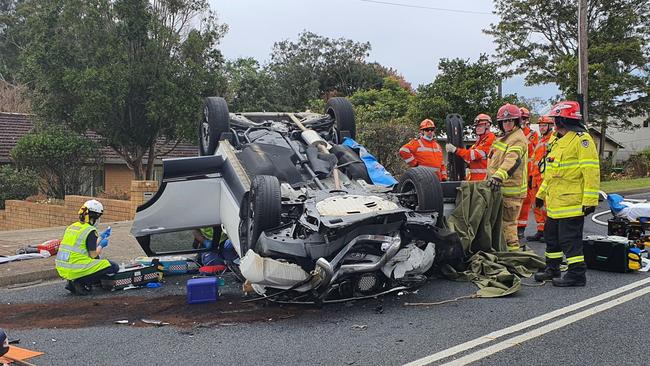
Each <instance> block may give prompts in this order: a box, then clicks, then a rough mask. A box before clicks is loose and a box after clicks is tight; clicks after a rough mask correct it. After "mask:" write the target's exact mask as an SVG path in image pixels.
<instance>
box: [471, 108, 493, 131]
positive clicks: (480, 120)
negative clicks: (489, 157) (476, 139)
mask: <svg viewBox="0 0 650 366" xmlns="http://www.w3.org/2000/svg"><path fill="white" fill-rule="evenodd" d="M491 124H492V118H491V117H490V116H489V115H488V114H485V113H480V114H479V115H477V116H476V118H474V133H476V134H477V135H478V136H481V135H483V134H485V133H486V132H488V131H489V130H490V125H491Z"/></svg>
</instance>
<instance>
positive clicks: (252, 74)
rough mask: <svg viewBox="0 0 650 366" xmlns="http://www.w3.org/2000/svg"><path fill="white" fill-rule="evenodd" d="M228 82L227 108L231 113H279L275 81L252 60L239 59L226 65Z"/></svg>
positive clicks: (278, 90)
mask: <svg viewBox="0 0 650 366" xmlns="http://www.w3.org/2000/svg"><path fill="white" fill-rule="evenodd" d="M226 76H227V79H228V82H229V85H228V89H229V91H230V95H229V97H228V108H229V109H230V111H232V112H259V111H265V112H279V111H286V110H289V108H288V107H285V106H282V105H281V104H280V103H279V102H280V101H281V99H282V98H281V94H282V93H281V91H280V87H279V85H278V84H277V82H276V80H275V79H274V78H273V76H272V75H271V74H270V73H269V71H268V70H267V69H265V68H262V67H261V66H260V64H259V63H258V62H257V60H255V59H253V58H239V59H237V60H235V61H232V62H228V63H227V64H226Z"/></svg>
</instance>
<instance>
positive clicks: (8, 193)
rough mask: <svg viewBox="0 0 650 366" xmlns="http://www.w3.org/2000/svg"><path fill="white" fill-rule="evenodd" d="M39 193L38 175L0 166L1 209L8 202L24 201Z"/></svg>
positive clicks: (28, 171)
mask: <svg viewBox="0 0 650 366" xmlns="http://www.w3.org/2000/svg"><path fill="white" fill-rule="evenodd" d="M37 193H38V175H37V174H36V173H34V172H33V171H31V170H29V169H15V168H13V167H11V166H9V165H3V166H0V209H4V208H5V201H6V200H22V199H25V198H27V197H29V196H33V195H35V194H37Z"/></svg>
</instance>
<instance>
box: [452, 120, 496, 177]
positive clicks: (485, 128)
mask: <svg viewBox="0 0 650 366" xmlns="http://www.w3.org/2000/svg"><path fill="white" fill-rule="evenodd" d="M491 124H492V118H490V116H488V115H487V114H483V113H481V114H479V115H478V116H476V118H474V133H475V134H476V137H477V138H478V139H477V140H476V143H474V145H472V147H470V148H469V149H463V148H460V147H457V146H454V145H452V144H447V146H445V149H447V151H448V152H450V153H452V154H456V155H458V156H460V157H461V158H463V160H465V162H466V163H467V165H468V166H469V176H468V177H467V180H469V181H478V180H485V177H486V175H487V155H488V153H489V152H490V148H491V147H492V143H493V142H494V139H495V138H496V136H494V133H492V131H490V125H491Z"/></svg>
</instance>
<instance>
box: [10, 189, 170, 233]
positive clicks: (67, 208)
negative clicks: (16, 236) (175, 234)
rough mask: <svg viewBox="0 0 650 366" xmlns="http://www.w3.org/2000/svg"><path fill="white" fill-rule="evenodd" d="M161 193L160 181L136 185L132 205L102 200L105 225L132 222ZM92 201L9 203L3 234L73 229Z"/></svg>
mask: <svg viewBox="0 0 650 366" xmlns="http://www.w3.org/2000/svg"><path fill="white" fill-rule="evenodd" d="M157 190H158V182H156V181H132V182H131V200H130V201H123V200H114V199H105V198H100V199H99V201H100V202H101V203H102V205H104V215H103V216H102V221H103V222H112V221H124V220H132V219H133V217H134V216H135V210H136V209H137V207H138V206H139V205H141V204H143V203H144V202H146V201H147V200H148V199H149V198H150V197H151V196H152V195H153V194H154V193H155V192H156V191H157ZM92 198H93V197H87V196H65V200H64V204H63V205H54V204H44V203H34V202H27V201H18V200H7V201H5V209H4V210H0V230H20V229H35V228H41V227H52V226H66V225H70V224H71V223H72V222H74V221H75V220H77V219H78V214H77V212H78V211H79V207H81V205H82V204H83V203H84V202H86V201H87V200H89V199H92Z"/></svg>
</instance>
